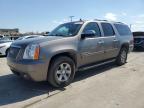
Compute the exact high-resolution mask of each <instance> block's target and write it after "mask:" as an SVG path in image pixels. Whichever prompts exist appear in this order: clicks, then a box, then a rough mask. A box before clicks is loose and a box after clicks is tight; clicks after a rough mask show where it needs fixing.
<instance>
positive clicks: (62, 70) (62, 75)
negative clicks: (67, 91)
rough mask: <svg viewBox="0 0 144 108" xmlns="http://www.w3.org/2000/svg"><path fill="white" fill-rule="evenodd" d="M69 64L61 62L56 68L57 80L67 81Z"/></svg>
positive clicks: (69, 69) (69, 73) (69, 72)
mask: <svg viewBox="0 0 144 108" xmlns="http://www.w3.org/2000/svg"><path fill="white" fill-rule="evenodd" d="M71 71H72V69H71V66H70V64H68V63H61V64H60V65H59V66H58V68H57V70H56V78H57V80H58V81H59V82H65V81H68V80H69V78H70V76H71Z"/></svg>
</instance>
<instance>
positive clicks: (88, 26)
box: [7, 20, 133, 87]
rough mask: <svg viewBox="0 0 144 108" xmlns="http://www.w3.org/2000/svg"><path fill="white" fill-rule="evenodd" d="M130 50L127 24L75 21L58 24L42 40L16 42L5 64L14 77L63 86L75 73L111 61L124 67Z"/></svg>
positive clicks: (67, 83)
mask: <svg viewBox="0 0 144 108" xmlns="http://www.w3.org/2000/svg"><path fill="white" fill-rule="evenodd" d="M132 50H133V36H132V33H131V31H130V29H129V27H128V26H127V25H125V24H123V23H120V22H110V21H104V20H92V21H78V22H69V23H65V24H61V25H60V26H58V27H57V28H56V29H54V30H53V31H52V32H51V33H49V36H47V37H45V38H34V39H29V40H20V41H15V42H14V43H12V45H11V47H10V51H9V54H8V57H7V62H8V65H9V67H10V69H11V70H12V72H13V73H14V74H16V75H19V76H22V77H23V78H25V79H31V80H34V81H49V83H50V84H51V85H53V86H55V87H64V86H67V85H69V84H70V83H71V82H72V80H73V78H74V76H75V72H76V71H78V70H86V69H89V68H93V67H95V66H99V65H103V64H106V63H110V62H115V63H116V64H117V65H124V64H125V63H126V61H127V54H128V52H129V51H132Z"/></svg>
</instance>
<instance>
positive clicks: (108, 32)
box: [101, 23, 115, 36]
mask: <svg viewBox="0 0 144 108" xmlns="http://www.w3.org/2000/svg"><path fill="white" fill-rule="evenodd" d="M101 25H102V29H103V32H104V36H114V35H115V32H114V29H113V27H112V25H111V24H109V23H101Z"/></svg>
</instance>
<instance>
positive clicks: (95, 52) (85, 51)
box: [79, 22, 104, 66]
mask: <svg viewBox="0 0 144 108" xmlns="http://www.w3.org/2000/svg"><path fill="white" fill-rule="evenodd" d="M89 31H94V33H95V34H94V36H90V37H89V36H88V35H87V34H86V33H88V32H89ZM82 34H85V38H84V39H81V40H80V43H79V51H80V54H81V57H82V59H81V66H82V65H87V64H92V63H96V62H98V61H101V60H103V58H104V41H103V38H102V37H101V31H100V28H99V25H98V24H97V23H96V22H90V23H88V24H87V25H86V26H85V27H84V29H83V32H82Z"/></svg>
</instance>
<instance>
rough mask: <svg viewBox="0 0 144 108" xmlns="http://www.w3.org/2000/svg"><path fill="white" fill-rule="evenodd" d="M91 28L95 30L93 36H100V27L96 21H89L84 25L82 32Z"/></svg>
mask: <svg viewBox="0 0 144 108" xmlns="http://www.w3.org/2000/svg"><path fill="white" fill-rule="evenodd" d="M89 30H92V31H94V32H95V36H101V32H100V28H99V26H98V24H97V23H95V22H90V23H88V24H87V25H86V27H85V28H84V30H83V33H85V32H86V31H89Z"/></svg>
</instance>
